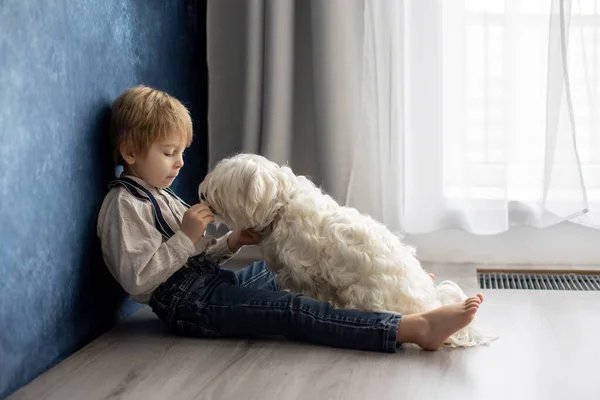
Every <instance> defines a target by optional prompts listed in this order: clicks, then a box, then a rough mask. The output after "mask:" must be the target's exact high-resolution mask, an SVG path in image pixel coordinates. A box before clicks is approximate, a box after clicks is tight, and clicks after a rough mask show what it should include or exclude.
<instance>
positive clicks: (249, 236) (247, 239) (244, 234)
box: [227, 229, 262, 253]
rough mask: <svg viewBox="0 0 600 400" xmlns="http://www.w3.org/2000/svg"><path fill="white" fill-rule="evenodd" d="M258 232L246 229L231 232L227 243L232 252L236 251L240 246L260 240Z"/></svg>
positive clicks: (256, 242)
mask: <svg viewBox="0 0 600 400" xmlns="http://www.w3.org/2000/svg"><path fill="white" fill-rule="evenodd" d="M261 239H262V238H261V235H260V233H257V232H254V231H252V230H249V229H246V230H243V231H235V232H231V234H230V235H229V237H228V238H227V245H228V246H229V250H231V252H232V253H235V252H236V251H238V250H239V249H240V248H241V247H242V246H249V245H253V244H258V243H260V241H261Z"/></svg>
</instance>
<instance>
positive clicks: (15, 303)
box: [0, 0, 207, 398]
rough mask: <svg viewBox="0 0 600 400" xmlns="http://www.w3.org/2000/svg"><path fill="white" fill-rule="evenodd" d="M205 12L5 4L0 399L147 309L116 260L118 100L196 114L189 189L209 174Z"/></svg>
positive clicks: (120, 1) (60, 2)
mask: <svg viewBox="0 0 600 400" xmlns="http://www.w3.org/2000/svg"><path fill="white" fill-rule="evenodd" d="M204 18H205V2H204V1H192V0H188V1H181V0H170V1H167V0H165V1H158V0H143V1H142V0H110V1H106V2H103V1H93V0H85V1H84V0H79V1H77V0H44V1H38V0H1V1H0V398H3V397H5V396H6V395H8V394H9V393H11V392H13V391H14V390H16V389H17V388H18V387H20V386H22V385H23V384H25V383H27V382H29V381H30V380H32V379H33V378H35V377H36V376H37V375H39V374H40V373H42V372H43V371H45V370H46V369H48V368H49V367H51V366H52V365H54V364H55V363H57V362H59V361H60V360H62V359H64V358H65V357H66V356H68V355H70V354H71V353H72V352H74V351H75V350H77V349H79V348H80V347H81V346H83V345H85V344H86V343H88V342H89V341H90V340H92V339H93V338H94V337H96V336H97V335H99V334H101V333H102V332H104V331H105V330H106V329H108V328H110V327H111V326H113V325H114V324H115V322H116V321H117V320H118V319H119V318H122V317H123V316H124V315H127V314H129V313H130V312H131V311H133V310H134V309H135V308H136V306H135V305H134V304H133V303H132V302H131V301H130V300H128V299H127V298H126V297H125V296H124V294H123V292H122V291H121V290H120V289H119V287H118V286H117V285H116V283H115V282H114V280H113V279H112V277H111V276H110V274H109V273H108V271H107V269H106V267H105V266H104V264H103V262H102V257H101V254H100V251H99V243H98V241H97V238H96V234H95V232H96V231H95V227H96V217H97V212H98V210H99V207H100V204H101V202H102V198H103V196H104V194H105V193H106V185H107V182H108V181H109V180H110V179H111V178H112V177H113V166H112V165H111V163H110V160H109V156H108V151H107V149H106V146H105V143H106V142H105V140H104V137H103V133H104V132H103V131H102V128H103V124H104V123H105V120H106V113H107V109H108V106H109V104H110V102H111V101H112V100H113V99H114V98H115V97H116V96H117V95H118V94H119V93H121V92H122V91H123V90H125V89H126V88H128V87H130V86H133V85H135V84H138V83H145V84H148V85H152V86H155V87H158V88H160V89H163V90H166V91H169V92H170V93H172V94H174V95H175V96H178V97H179V98H181V99H182V100H184V102H185V103H186V104H187V105H188V106H189V107H190V108H191V110H192V116H193V118H194V123H195V143H194V146H193V148H192V149H191V150H190V151H188V153H187V158H186V168H185V169H184V172H183V175H182V176H181V178H179V179H178V182H176V184H175V188H176V189H180V192H181V189H184V188H186V189H187V191H185V192H181V194H182V195H183V197H184V198H186V199H187V200H188V201H196V198H195V197H196V194H195V192H196V188H195V187H196V185H197V183H198V182H199V181H200V179H201V178H202V176H203V175H204V173H205V171H206V170H205V168H206V158H207V157H206V148H207V146H206V106H205V105H206V102H205V100H206V99H205V96H206V64H205V21H204Z"/></svg>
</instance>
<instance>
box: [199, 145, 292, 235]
mask: <svg viewBox="0 0 600 400" xmlns="http://www.w3.org/2000/svg"><path fill="white" fill-rule="evenodd" d="M296 185H297V179H296V176H295V175H294V174H293V173H292V171H291V169H290V168H288V167H286V166H284V167H280V166H279V165H277V164H276V163H274V162H272V161H269V160H267V159H266V158H265V157H262V156H260V155H256V154H247V153H242V154H238V155H235V156H233V157H230V158H226V159H223V160H222V161H220V162H219V163H218V164H217V165H216V166H215V167H214V169H213V170H212V171H210V172H209V173H208V174H207V175H206V177H205V178H204V180H203V181H202V183H201V184H200V186H199V188H198V192H199V195H200V199H201V200H202V201H207V202H208V203H209V204H210V205H211V207H212V209H213V212H214V214H215V222H216V223H217V224H219V223H224V224H225V225H227V226H228V227H229V228H230V229H232V230H238V229H253V230H255V231H257V232H259V231H262V230H263V229H265V228H266V227H268V226H269V224H271V222H273V220H274V219H275V217H276V216H277V213H278V211H279V209H280V208H281V207H282V206H283V205H284V204H285V203H286V202H287V201H288V199H289V196H290V194H291V192H292V190H293V189H294V187H295V186H296Z"/></svg>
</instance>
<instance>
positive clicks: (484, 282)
mask: <svg viewBox="0 0 600 400" xmlns="http://www.w3.org/2000/svg"><path fill="white" fill-rule="evenodd" d="M477 280H478V281H479V288H480V289H515V290H519V289H520V290H580V291H600V275H599V274H597V273H596V271H581V272H577V273H575V272H567V273H554V272H537V271H535V272H533V271H532V272H516V271H515V272H483V271H478V272H477Z"/></svg>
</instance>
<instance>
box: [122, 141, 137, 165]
mask: <svg viewBox="0 0 600 400" xmlns="http://www.w3.org/2000/svg"><path fill="white" fill-rule="evenodd" d="M119 152H120V153H121V157H122V158H123V160H125V162H126V163H127V164H135V152H134V151H132V150H131V149H130V148H129V147H127V145H126V144H125V143H121V146H119Z"/></svg>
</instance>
